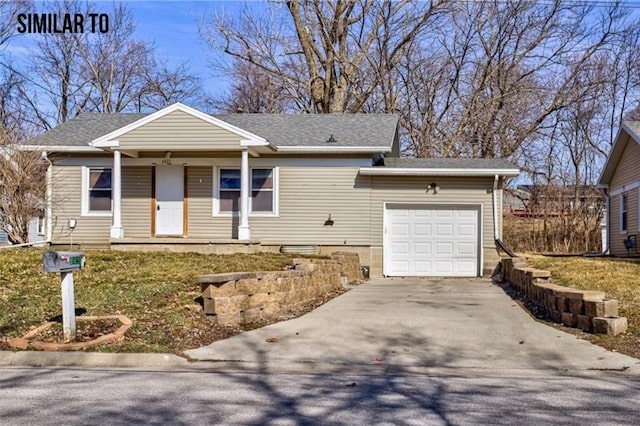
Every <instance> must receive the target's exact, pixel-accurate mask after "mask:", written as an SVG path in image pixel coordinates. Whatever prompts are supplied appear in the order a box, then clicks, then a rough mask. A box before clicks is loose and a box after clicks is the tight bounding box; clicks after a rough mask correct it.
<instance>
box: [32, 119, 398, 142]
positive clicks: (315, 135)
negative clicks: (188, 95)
mask: <svg viewBox="0 0 640 426" xmlns="http://www.w3.org/2000/svg"><path fill="white" fill-rule="evenodd" d="M146 115H147V114H127V113H119V114H101V113H82V114H80V115H78V116H77V117H75V118H73V119H72V120H69V121H67V122H65V123H63V124H61V125H59V126H58V127H56V128H54V129H52V130H50V131H48V132H46V133H44V134H42V135H40V136H38V137H36V138H34V139H33V140H31V141H30V142H29V145H37V146H87V145H88V144H89V142H91V141H92V140H94V139H97V138H99V137H100V136H104V135H106V134H108V133H110V132H112V131H114V130H117V129H119V128H121V127H123V126H126V125H128V124H131V123H133V122H134V121H137V120H139V119H140V118H143V117H145V116H146ZM214 117H216V118H218V119H220V120H223V121H226V122H227V123H229V124H232V125H234V126H236V127H239V128H241V129H243V130H246V131H248V132H250V133H253V134H255V135H258V136H261V137H263V138H265V139H266V140H267V141H269V142H270V143H271V144H272V145H274V146H276V147H281V146H323V147H324V146H326V147H328V148H330V147H332V146H333V147H335V146H339V147H368V146H383V147H390V146H391V144H392V143H393V140H394V136H395V131H396V124H397V121H398V118H397V117H396V116H395V115H390V114H345V115H338V114H297V115H286V114H227V115H214ZM331 135H333V139H334V140H335V142H333V143H328V142H326V141H327V140H328V139H329V138H330V137H331Z"/></svg>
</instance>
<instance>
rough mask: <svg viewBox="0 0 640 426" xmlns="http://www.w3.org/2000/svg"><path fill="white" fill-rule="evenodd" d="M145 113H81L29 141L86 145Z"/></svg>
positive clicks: (33, 143) (38, 143)
mask: <svg viewBox="0 0 640 426" xmlns="http://www.w3.org/2000/svg"><path fill="white" fill-rule="evenodd" d="M146 115H147V114H126V113H118V114H100V113H82V114H80V115H78V116H76V117H74V118H72V119H71V120H69V121H66V122H64V123H62V124H60V125H59V126H57V127H55V128H53V129H51V130H49V131H48V132H46V133H43V134H42V135H40V136H37V137H36V138H34V139H32V140H31V141H29V145H36V146H88V145H89V142H91V141H92V140H94V139H96V138H99V137H100V136H103V135H106V134H108V133H111V132H113V131H114V130H116V129H119V128H120V127H124V126H126V125H127V124H131V123H133V122H134V121H137V120H139V119H141V118H142V117H144V116H146Z"/></svg>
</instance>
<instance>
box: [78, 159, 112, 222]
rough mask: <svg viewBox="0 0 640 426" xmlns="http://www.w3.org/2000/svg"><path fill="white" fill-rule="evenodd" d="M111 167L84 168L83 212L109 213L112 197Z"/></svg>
mask: <svg viewBox="0 0 640 426" xmlns="http://www.w3.org/2000/svg"><path fill="white" fill-rule="evenodd" d="M111 182H112V179H111V168H108V167H88V168H87V169H86V170H85V175H84V184H83V189H84V193H83V194H82V211H83V213H84V214H89V215H91V214H95V215H109V214H111V199H112V187H111V185H112V183H111Z"/></svg>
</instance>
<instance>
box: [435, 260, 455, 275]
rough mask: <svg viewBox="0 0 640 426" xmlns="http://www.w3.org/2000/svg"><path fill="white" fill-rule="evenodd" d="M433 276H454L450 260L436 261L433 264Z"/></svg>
mask: <svg viewBox="0 0 640 426" xmlns="http://www.w3.org/2000/svg"><path fill="white" fill-rule="evenodd" d="M435 266H436V268H435V275H446V276H453V275H455V272H454V268H453V261H452V260H438V261H436V262H435Z"/></svg>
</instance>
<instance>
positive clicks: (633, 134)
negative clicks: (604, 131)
mask: <svg viewBox="0 0 640 426" xmlns="http://www.w3.org/2000/svg"><path fill="white" fill-rule="evenodd" d="M639 165H640V121H624V122H623V123H622V125H621V126H620V130H619V131H618V135H617V136H616V139H615V142H614V144H613V146H612V148H611V152H610V153H609V157H608V158H607V162H606V163H605V166H604V169H603V170H602V175H601V176H600V181H599V185H600V186H601V187H602V188H605V190H606V192H607V241H608V249H609V252H610V253H611V254H612V255H614V256H628V255H635V256H638V255H640V248H638V244H637V239H638V234H640V167H639Z"/></svg>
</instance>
